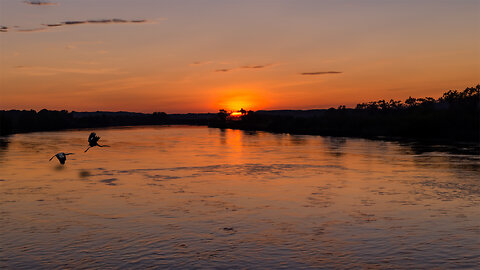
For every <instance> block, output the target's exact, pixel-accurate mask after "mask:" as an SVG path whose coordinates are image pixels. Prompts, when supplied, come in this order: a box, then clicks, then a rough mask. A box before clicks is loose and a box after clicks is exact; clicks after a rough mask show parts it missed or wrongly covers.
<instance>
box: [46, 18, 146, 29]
mask: <svg viewBox="0 0 480 270" xmlns="http://www.w3.org/2000/svg"><path fill="white" fill-rule="evenodd" d="M147 22H149V21H147V20H144V19H141V20H125V19H118V18H114V19H97V20H84V21H64V22H61V23H54V24H46V26H49V27H57V26H63V25H78V24H87V23H88V24H114V23H121V24H125V23H134V24H135V23H147Z"/></svg>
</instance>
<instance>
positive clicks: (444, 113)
mask: <svg viewBox="0 0 480 270" xmlns="http://www.w3.org/2000/svg"><path fill="white" fill-rule="evenodd" d="M479 115H480V85H477V86H476V87H468V88H466V89H465V90H464V91H457V90H449V91H447V92H445V93H443V95H442V96H441V97H439V98H437V99H435V98H432V97H425V98H413V97H409V98H408V99H406V100H405V101H404V102H402V101H400V100H393V99H391V100H388V101H386V100H378V101H371V102H367V103H360V104H357V106H356V107H355V108H346V106H343V105H342V106H339V107H338V108H330V109H327V110H312V111H310V113H308V111H289V112H287V113H285V111H282V114H280V113H279V114H278V115H275V114H274V113H272V112H252V111H248V112H246V113H245V114H244V115H243V116H242V117H241V119H240V120H239V121H230V120H229V117H228V114H226V112H225V110H221V111H220V112H219V113H218V114H217V117H216V118H215V119H213V120H212V121H211V122H210V126H213V127H223V128H237V129H245V130H264V131H272V132H285V133H292V134H318V135H331V136H354V137H383V136H385V137H403V138H415V139H426V140H451V141H475V142H479V132H480V120H479Z"/></svg>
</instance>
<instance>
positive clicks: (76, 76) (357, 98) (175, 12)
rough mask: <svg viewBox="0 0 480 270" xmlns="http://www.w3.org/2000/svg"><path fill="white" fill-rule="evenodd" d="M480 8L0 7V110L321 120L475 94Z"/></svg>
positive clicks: (292, 2)
mask: <svg viewBox="0 0 480 270" xmlns="http://www.w3.org/2000/svg"><path fill="white" fill-rule="evenodd" d="M479 14H480V0H476V1H468V0H458V1H442V0H435V1H422V0H415V1H406V0H404V1H388V0H375V1H373V0H372V1H357V0H356V1H341V0H335V1H333V0H332V1H321V0H237V1H235V0H189V1H187V0H48V1H47V0H37V1H24V0H0V31H1V32H0V109H3V110H9V109H35V110H40V109H43V108H46V109H52V110H63V109H65V110H69V111H72V110H73V111H97V110H102V111H121V110H122V111H135V112H155V111H162V112H167V113H187V112H197V113H200V112H216V111H218V109H227V110H238V109H240V108H241V107H243V108H244V109H247V110H248V109H252V110H272V109H322V108H330V107H338V106H339V105H347V107H354V106H355V105H356V104H357V103H361V102H367V101H373V100H378V99H388V100H389V99H396V100H405V99H406V98H408V97H409V96H412V97H425V96H431V97H435V98H438V97H439V96H441V94H442V93H443V92H445V91H447V90H449V89H458V90H463V89H465V88H466V87H471V86H475V85H477V84H479V83H480V15H479Z"/></svg>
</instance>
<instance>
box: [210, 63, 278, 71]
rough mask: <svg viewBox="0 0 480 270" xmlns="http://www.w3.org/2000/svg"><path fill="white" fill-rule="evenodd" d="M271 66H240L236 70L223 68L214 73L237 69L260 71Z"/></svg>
mask: <svg viewBox="0 0 480 270" xmlns="http://www.w3.org/2000/svg"><path fill="white" fill-rule="evenodd" d="M271 66H273V65H272V64H269V65H252V66H241V67H237V68H223V69H217V70H215V72H229V71H233V70H239V69H262V68H268V67H271Z"/></svg>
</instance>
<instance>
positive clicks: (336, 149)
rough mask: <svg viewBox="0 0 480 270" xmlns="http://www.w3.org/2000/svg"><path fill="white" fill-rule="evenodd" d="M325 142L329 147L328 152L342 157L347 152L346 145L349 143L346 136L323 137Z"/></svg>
mask: <svg viewBox="0 0 480 270" xmlns="http://www.w3.org/2000/svg"><path fill="white" fill-rule="evenodd" d="M323 143H324V144H325V146H326V147H327V149H328V151H327V153H328V154H330V155H333V156H335V157H340V156H343V155H344V154H345V153H344V147H345V144H346V143H347V139H346V138H345V137H323Z"/></svg>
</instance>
